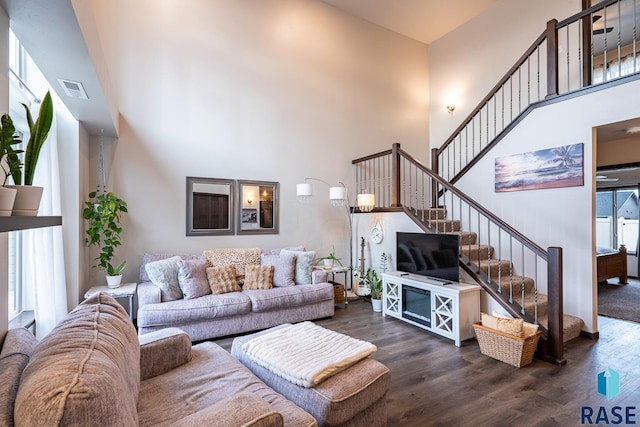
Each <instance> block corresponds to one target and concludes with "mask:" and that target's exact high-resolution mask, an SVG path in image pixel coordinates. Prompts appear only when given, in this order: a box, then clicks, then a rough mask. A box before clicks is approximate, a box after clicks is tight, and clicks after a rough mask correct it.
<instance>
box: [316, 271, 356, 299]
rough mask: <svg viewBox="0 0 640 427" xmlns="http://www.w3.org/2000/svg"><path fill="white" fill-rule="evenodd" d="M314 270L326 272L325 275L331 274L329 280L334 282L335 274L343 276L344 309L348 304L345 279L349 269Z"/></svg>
mask: <svg viewBox="0 0 640 427" xmlns="http://www.w3.org/2000/svg"><path fill="white" fill-rule="evenodd" d="M314 269H315V270H320V271H326V272H327V273H331V280H332V281H333V280H335V278H336V274H337V273H342V274H344V306H345V307H346V306H347V304H349V301H348V299H347V295H348V289H347V278H348V275H347V273H348V272H349V267H331V268H326V267H320V266H317V267H314Z"/></svg>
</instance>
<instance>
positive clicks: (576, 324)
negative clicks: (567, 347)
mask: <svg viewBox="0 0 640 427" xmlns="http://www.w3.org/2000/svg"><path fill="white" fill-rule="evenodd" d="M538 323H540V324H541V325H542V326H544V327H545V328H546V327H547V325H548V324H549V321H548V319H547V316H546V315H545V316H541V317H539V318H538ZM583 325H584V321H583V320H582V319H581V318H579V317H577V316H573V315H571V314H565V315H564V316H563V317H562V338H563V342H567V341H571V340H572V339H574V338H578V337H579V336H580V332H581V331H582V326H583Z"/></svg>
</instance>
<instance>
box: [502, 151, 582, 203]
mask: <svg viewBox="0 0 640 427" xmlns="http://www.w3.org/2000/svg"><path fill="white" fill-rule="evenodd" d="M583 151H584V144H582V143H580V144H572V145H563V146H561V147H555V148H548V149H545V150H538V151H530V152H528V153H522V154H514V155H511V156H506V157H498V158H496V160H495V189H496V192H497V193H501V192H507V191H523V190H540V189H544V188H560V187H578V186H581V185H584V153H583Z"/></svg>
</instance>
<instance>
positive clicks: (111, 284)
mask: <svg viewBox="0 0 640 427" xmlns="http://www.w3.org/2000/svg"><path fill="white" fill-rule="evenodd" d="M121 282H122V274H118V275H117V276H107V287H108V288H110V289H115V288H117V287H118V286H120V283H121Z"/></svg>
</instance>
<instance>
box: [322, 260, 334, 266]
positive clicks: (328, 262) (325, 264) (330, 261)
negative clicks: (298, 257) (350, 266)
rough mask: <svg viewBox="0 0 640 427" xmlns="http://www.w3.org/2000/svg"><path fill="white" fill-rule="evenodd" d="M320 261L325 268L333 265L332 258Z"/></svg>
mask: <svg viewBox="0 0 640 427" xmlns="http://www.w3.org/2000/svg"><path fill="white" fill-rule="evenodd" d="M322 262H324V266H325V267H326V268H331V267H333V260H332V259H323V260H322Z"/></svg>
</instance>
